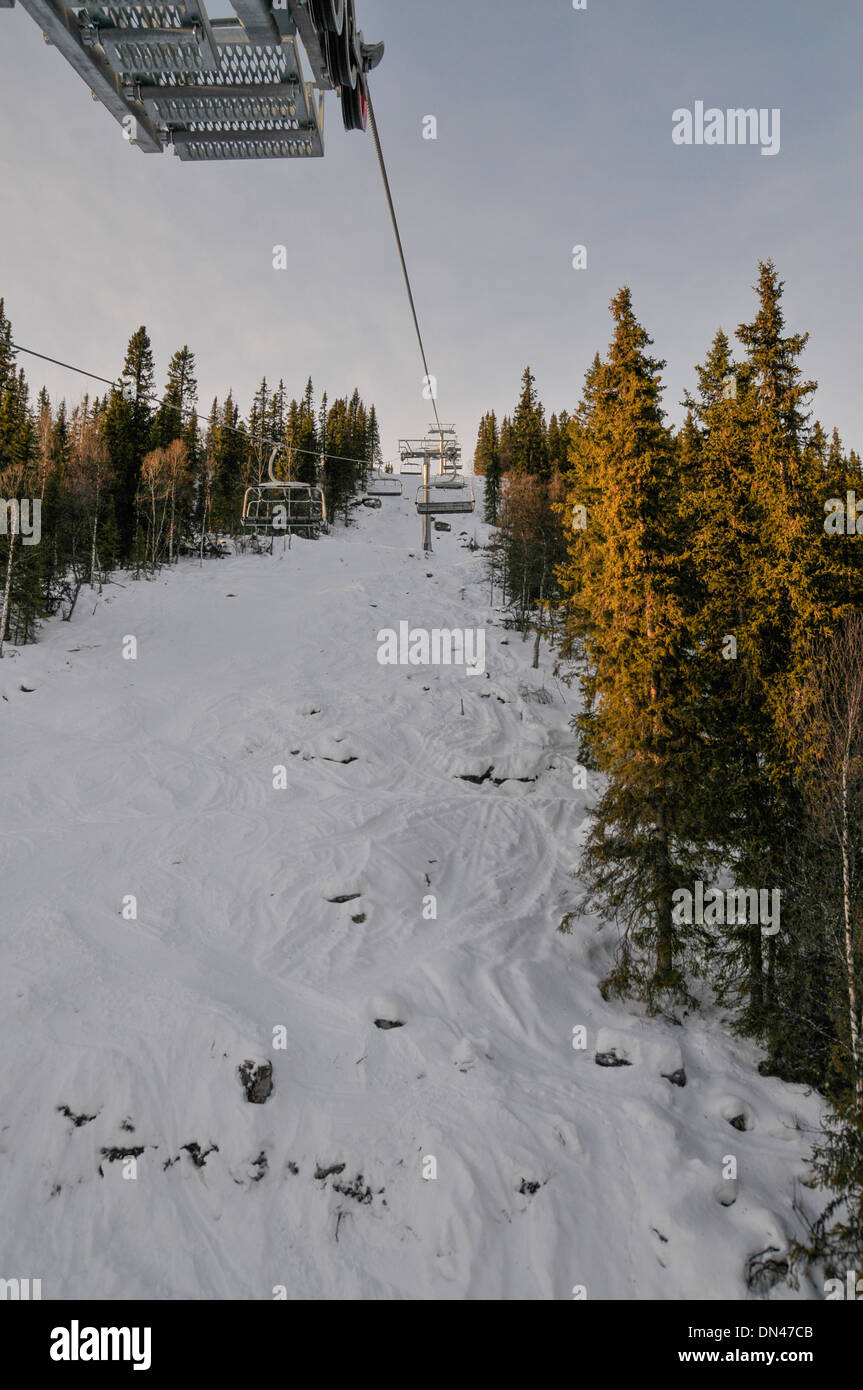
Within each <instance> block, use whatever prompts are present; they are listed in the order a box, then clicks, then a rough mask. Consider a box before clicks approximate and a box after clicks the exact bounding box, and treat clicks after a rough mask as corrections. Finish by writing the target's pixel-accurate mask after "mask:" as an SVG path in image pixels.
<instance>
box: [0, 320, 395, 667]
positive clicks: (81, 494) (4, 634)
mask: <svg viewBox="0 0 863 1390" xmlns="http://www.w3.org/2000/svg"><path fill="white" fill-rule="evenodd" d="M13 342H14V339H13V337H12V328H11V325H10V323H9V320H8V319H7V317H6V314H5V311H4V304H3V300H2V299H0V498H2V500H3V503H4V507H3V511H2V516H0V522H2V529H0V586H2V594H3V602H2V610H0V654H2V644H3V641H4V640H6V639H7V638H9V639H10V640H12V641H14V642H16V643H25V642H28V641H32V640H33V638H34V636H35V633H36V630H37V627H38V624H39V621H40V619H41V618H44V617H46V616H49V615H51V614H53V613H57V612H61V613H62V614H63V616H64V617H66V618H68V617H70V616H71V613H72V611H73V609H74V606H75V601H76V598H77V595H78V592H79V590H80V588H81V586H82V584H89V583H93V582H94V581H98V582H104V581H105V579H107V577H108V576H109V575H110V574H111V573H112V572H113V571H115V570H117V569H120V568H124V569H130V570H133V571H134V572H135V573H137V574H150V573H152V572H153V570H154V569H156V568H158V567H159V566H160V565H162V564H170V563H172V562H173V561H175V560H176V559H177V557H178V555H179V554H180V552H181V551H182V550H189V549H195V550H198V549H199V550H200V552H201V554H203V553H204V550H205V546H206V538H207V537H209V536H214V535H230V536H237V535H238V534H239V533H240V531H241V512H242V502H243V492H244V490H245V488H246V487H248V486H249V485H250V484H254V483H258V482H261V481H262V480H265V479H266V477H267V464H268V461H269V458H270V454H271V451H272V448H273V442H274V441H275V442H276V443H278V444H280V445H282V446H283V448H282V451H281V453H280V455H279V458H278V462H277V465H276V468H277V473H278V476H280V477H288V476H291V477H293V478H294V479H296V480H297V481H301V482H318V483H320V484H321V485H322V486H323V488H324V492H325V496H326V500H327V508H328V515H329V516H330V517H331V518H334V517H338V516H339V515H340V514H342V515H346V514H347V507H348V503H349V501H350V499H351V498H352V497H353V496H354V494H355V492H356V490H357V488H358V486H359V485H360V484H361V481H362V476H363V473H364V467H365V462H369V463H373V462H374V463H376V462H379V461H380V433H379V426H378V420H377V414H376V411H375V407H374V406H373V405H372V406H371V407H370V408H368V407H366V405H365V404H364V403H363V401H362V400H361V399H360V396H359V392H358V391H356V390H355V391H354V392H353V394H352V395H351V396H350V397H349V398H345V397H340V398H338V399H335V400H333V401H332V402H331V403H330V402H329V401H328V398H327V395H326V393H324V395H323V396H322V397H321V400H320V404H319V405H316V403H315V399H314V390H313V386H312V382H311V379H310V380H309V381H308V382H307V384H306V389H305V391H304V393H303V395H302V397H301V398H300V399H299V400H291V401H288V399H287V394H286V391H285V387H284V383H283V382H281V381H280V382H279V384H278V386H277V387H276V388H275V389H271V388H270V387H269V386H268V384H267V382H266V380H264V381H262V382H261V384H260V386H259V388H258V390H257V392H256V393H255V398H254V400H253V401H252V404H251V407H250V409H249V411H248V414H247V415H246V416H245V417H244V416H243V415H242V414H241V411H240V407H239V405H238V403H237V402H236V400H235V399H234V394H233V392H232V391H228V393H227V395H226V396H225V398H224V400H222V401H220V400H218V399H216V400H214V401H213V403H212V405H211V407H210V410H209V413H208V414H207V416H206V418H205V419H202V418H201V416H200V415H199V413H198V387H197V381H196V377H195V372H196V365H195V356H194V353H192V352H191V351H190V350H189V348H188V347H182V348H180V349H179V350H178V351H177V352H175V353H174V355H173V357H172V358H171V362H170V365H169V367H168V372H167V380H166V383H165V386H164V389H163V391H162V393H161V394H160V393H159V391H158V390H157V385H156V370H155V364H154V359H153V350H152V347H151V344H150V339H149V336H148V334H147V330H146V328H139V329H138V330H137V331H136V332H135V333H133V335H132V337H131V339H130V341H129V346H128V349H127V352H126V359H125V362H124V364H123V370H122V372H121V374H120V377H119V378H118V382H117V385H116V386H115V387H113V388H111V389H109V390H108V391H107V392H106V394H105V395H104V396H101V397H99V396H97V397H95V398H93V399H90V398H89V397H87V396H85V397H84V399H83V400H82V401H81V402H80V403H79V404H78V405H76V406H74V407H73V408H72V409H71V410H68V409H67V406H66V403H65V401H61V402H60V403H59V404H58V405H56V406H55V405H53V404H52V402H51V400H50V398H49V396H48V394H47V392H46V391H44V390H43V391H40V392H39V394H38V396H37V397H36V399H35V400H31V398H30V392H29V389H28V385H27V380H26V376H25V373H24V370H23V368H22V367H21V366H20V365H19V363H18V361H17V358H16V353H15V351H14V349H13V347H12V344H13ZM359 460H363V461H364V462H358V461H359ZM320 465H322V466H320ZM22 499H27V500H28V501H29V503H30V504H31V505H32V503H33V502H34V501H38V502H39V503H40V526H41V538H40V539H39V543H38V544H28V543H27V536H26V533H25V528H24V527H23V525H20V521H19V529H16V525H15V521H14V518H13V515H12V512H11V511H10V509H9V506H8V505H6V504H8V503H9V502H13V503H20V502H21V500H22Z"/></svg>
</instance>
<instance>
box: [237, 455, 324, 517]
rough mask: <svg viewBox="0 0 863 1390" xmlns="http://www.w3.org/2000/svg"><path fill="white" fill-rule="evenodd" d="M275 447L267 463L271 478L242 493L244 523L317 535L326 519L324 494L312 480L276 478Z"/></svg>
mask: <svg viewBox="0 0 863 1390" xmlns="http://www.w3.org/2000/svg"><path fill="white" fill-rule="evenodd" d="M278 452H279V451H278V449H274V450H273V452H272V454H271V455H270V461H269V464H268V465H267V472H268V474H269V481H268V482H265V483H255V484H253V485H252V487H247V488H246V492H245V496H244V497H243V525H244V526H248V527H249V528H250V529H251V530H253V531H256V532H258V533H263V534H265V535H270V534H272V535H276V536H278V535H285V534H301V535H303V534H304V535H306V536H317V535H318V533H319V532H320V529H321V527H322V526H323V524H324V521H325V520H326V512H325V507H324V494H323V492H322V491H321V489H320V488H319V487H316V486H315V485H314V484H313V483H291V482H284V481H282V480H281V479H279V478H276V477H275V476H274V474H273V463H274V461H275V458H276V455H277V454H278Z"/></svg>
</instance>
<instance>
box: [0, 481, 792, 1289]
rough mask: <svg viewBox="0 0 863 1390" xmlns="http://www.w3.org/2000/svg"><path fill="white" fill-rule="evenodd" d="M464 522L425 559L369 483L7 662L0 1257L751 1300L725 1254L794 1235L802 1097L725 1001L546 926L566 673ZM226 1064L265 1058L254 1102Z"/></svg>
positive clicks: (572, 802) (236, 1284) (568, 897)
mask: <svg viewBox="0 0 863 1390" xmlns="http://www.w3.org/2000/svg"><path fill="white" fill-rule="evenodd" d="M467 523H468V524H467V525H466V526H465V527H464V528H463V529H464V530H465V532H467V534H468V535H473V534H476V535H477V537H478V539H479V540H481V541H482V540H483V539H484V538H485V528H484V527H483V526H482V525H481V524H480V523H478V522H477V523H474V521H473V519H472V518H467ZM459 530H460V527H459V526H458V525H457V524H454V525H453V530H452V532H451V533H450V534H440V535H436V536H435V551H436V553H435V555H434V556H433V557H424V556H423V554H422V551H421V549H420V547H419V544H418V541H419V521H418V519H417V517H416V515H415V513H414V511H413V507H412V505H411V503H410V501H409V499H408V498H407V497H406V498H404V499H400V500H389V499H385V500H384V503H383V506H382V507H381V509H380V510H378V511H365V510H362V509H361V510H360V512H359V514H358V525H357V527H356V528H355V529H352V530H349V531H348V532H344V531H339V532H336V533H335V534H334V535H333V536H331V537H330V538H328V539H322V540H320V541H319V542H316V543H312V542H305V541H301V540H295V541H294V543H293V545H292V548H291V549H290V551H288V550H287V549H286V548H285V547H284V546H283V544H282V543H281V542H278V543H277V545H276V547H275V554H274V555H273V556H272V557H258V556H253V555H247V556H236V557H232V558H230V559H228V560H224V561H219V562H216V561H210V562H207V563H205V565H204V566H203V568H199V567H198V565H197V563H196V562H195V561H184V562H182V563H181V565H180V567H179V568H178V569H176V570H175V571H173V572H172V573H170V574H168V573H163V574H162V575H161V576H160V577H159V578H158V579H157V580H156V581H154V582H152V583H144V582H141V583H137V584H136V583H131V582H129V583H126V581H125V580H124V585H125V587H120V586H118V585H112V586H110V587H107V588H106V589H105V591H104V594H103V596H102V598H101V599H97V597H96V596H95V595H89V594H88V593H87V592H85V593H82V596H81V600H80V601H79V604H78V608H77V611H76V613H75V616H74V619H73V621H72V622H71V623H70V624H64V623H61V622H59V621H55V622H52V623H51V624H49V625H48V626H47V627H46V628H45V629H44V631H43V633H42V636H41V640H40V642H39V644H38V645H37V646H34V647H29V648H26V649H24V650H21V651H19V652H17V653H14V654H11V655H10V657H9V659H4V660H3V661H2V663H0V693H2V695H3V697H4V699H3V702H0V721H2V744H3V755H2V778H0V826H2V830H3V837H2V855H3V858H2V902H3V912H2V918H3V921H2V929H0V1019H2V1022H0V1029H2V1033H0V1045H2V1055H3V1067H2V1082H0V1274H2V1275H3V1276H5V1277H13V1276H17V1277H21V1278H24V1277H31V1278H41V1279H42V1281H43V1282H42V1293H43V1297H45V1298H51V1297H60V1298H71V1297H88V1298H89V1297H94V1298H95V1297H108V1298H131V1297H136V1298H159V1299H165V1298H208V1299H219V1298H232V1297H233V1298H248V1299H269V1298H272V1297H273V1290H274V1289H278V1288H279V1286H284V1288H285V1289H286V1291H287V1296H288V1297H289V1298H310V1297H311V1298H340V1299H345V1298H350V1299H373V1298H376V1299H405V1298H413V1299H464V1298H470V1299H476V1298H491V1299H569V1298H571V1297H572V1296H573V1294H572V1291H573V1287H574V1286H577V1285H583V1286H585V1287H586V1290H587V1294H588V1297H590V1298H617V1299H632V1298H662V1299H682V1298H698V1299H712V1298H725V1297H730V1298H745V1297H747V1285H746V1282H745V1278H744V1269H745V1266H746V1261H747V1259H748V1258H749V1257H750V1256H751V1255H753V1254H754V1253H756V1252H758V1251H761V1250H763V1249H765V1248H766V1247H769V1246H776V1247H780V1248H781V1247H783V1246H784V1245H785V1244H786V1242H787V1240H788V1238H789V1236H791V1235H793V1234H797V1233H798V1231H799V1226H798V1224H797V1218H796V1217H795V1216H794V1214H793V1211H792V1208H791V1201H792V1197H793V1195H794V1191H795V1183H796V1182H798V1181H799V1179H800V1178H802V1177H804V1176H805V1167H804V1159H805V1155H806V1153H807V1150H808V1145H809V1137H808V1136H807V1133H806V1131H807V1129H809V1128H810V1127H811V1126H814V1125H815V1124H817V1121H818V1116H819V1112H820V1106H819V1101H818V1098H817V1097H814V1096H811V1095H808V1094H807V1093H805V1092H804V1091H803V1090H802V1088H798V1087H790V1086H785V1085H782V1084H781V1083H779V1082H777V1081H775V1080H771V1079H764V1078H761V1077H759V1076H758V1075H757V1073H756V1072H755V1064H756V1062H757V1053H756V1051H755V1049H753V1048H751V1047H749V1046H747V1045H745V1044H742V1043H740V1042H739V1041H737V1040H734V1039H732V1038H730V1037H729V1036H728V1034H727V1033H726V1032H725V1031H724V1030H723V1028H722V1026H721V1022H720V1020H718V1019H717V1018H716V1017H715V1016H713V1017H710V1016H705V1017H692V1016H690V1017H688V1018H687V1019H685V1021H684V1025H683V1026H682V1027H675V1026H674V1025H673V1024H672V1023H669V1022H665V1021H662V1020H659V1021H645V1020H642V1019H640V1018H638V1017H637V1016H636V1015H635V1014H634V1013H633V1012H631V1011H627V1010H626V1009H624V1008H622V1007H619V1006H616V1005H607V1004H605V1003H604V1002H603V1000H602V999H601V997H600V995H599V993H598V991H597V988H596V984H597V980H598V979H599V978H601V976H602V975H603V974H604V973H605V971H606V969H607V968H608V964H609V960H610V951H611V948H612V945H613V942H612V940H611V939H610V938H609V936H608V935H607V934H600V933H597V930H596V924H595V922H593V921H590V920H585V921H582V922H580V923H575V924H574V927H573V931H572V933H571V934H570V935H565V934H562V933H560V932H558V931H557V926H558V924H559V923H560V921H561V918H562V917H563V915H564V914H565V913H566V912H567V911H569V910H570V909H571V907H572V905H573V902H574V899H575V896H576V892H577V885H576V884H575V883H574V882H573V880H572V878H571V872H572V870H573V868H574V867H575V866H576V864H577V856H578V846H579V842H580V839H581V831H580V827H581V825H582V822H583V821H584V815H585V810H584V808H585V799H586V793H584V792H579V791H573V789H572V781H573V779H572V771H571V769H572V764H573V762H574V760H575V755H574V741H573V735H572V733H571V730H570V728H569V720H570V718H571V716H572V714H573V712H574V700H575V696H574V694H572V693H570V692H568V691H565V690H562V689H561V687H560V686H559V685H558V684H557V682H556V681H555V679H554V677H553V674H552V665H553V658H551V657H550V656H549V653H548V651H547V648H546V647H545V646H544V648H543V653H542V660H541V666H540V669H539V671H532V670H531V669H530V661H531V656H532V642H530V643H523V642H522V641H521V639H520V637H519V636H518V634H515V633H510V632H507V631H505V630H504V628H503V627H501V626H500V615H499V614H497V613H495V612H494V610H493V609H491V608H490V607H489V589H488V581H487V579H485V578H484V576H483V565H482V557H481V554H480V553H478V552H477V553H471V552H470V551H469V550H468V549H467V548H466V546H465V545H464V543H463V541H460V539H459ZM94 605H95V611H94ZM401 621H408V622H409V623H410V624H411V626H412V627H424V628H428V629H431V628H434V627H446V628H454V627H458V628H471V627H481V628H485V629H486V637H487V642H486V674H484V675H479V676H467V675H466V674H465V672H464V670H463V668H458V667H411V666H384V665H381V664H379V662H378V660H377V653H378V641H377V634H378V631H379V630H380V629H384V628H394V629H397V628H398V625H399V623H400V622H401ZM129 636H134V637H135V638H136V639H137V659H136V660H126V659H124V657H123V644H124V639H125V638H127V637H129ZM22 685H24V686H27V687H31V689H30V690H28V691H24V690H22V689H21V686H22ZM537 692H545V694H544V695H543V696H542V697H541V698H538V695H537ZM279 767H283V768H284V769H285V773H284V776H283V777H282V778H281V780H282V781H284V782H285V783H286V785H285V786H284V787H281V786H278V785H274V782H275V783H277V784H278V783H279V781H280V776H279V774H278V772H277V771H276V772H275V773H274V769H278V768H279ZM489 768H493V769H494V771H493V773H492V774H491V775H490V776H489V777H487V778H486V779H485V780H484V781H469V780H465V779H466V778H468V777H474V778H481V777H482V776H483V774H485V773H486V772H487V771H488V769H489ZM516 779H525V780H516ZM130 895H134V897H135V898H136V900H137V917H134V918H133V917H131V916H130V907H129V905H128V898H129V896H130ZM430 895H433V896H434V898H435V900H436V913H437V915H436V918H432V917H431V916H430V915H429V914H430V912H431V907H430V905H429V897H430ZM336 899H344V900H345V901H341V902H339V901H335V900H336ZM124 906H125V914H124ZM376 1020H380V1021H381V1022H385V1023H400V1024H401V1025H402V1026H401V1027H395V1028H394V1027H388V1028H387V1027H379V1026H376ZM580 1027H583V1028H584V1029H586V1030H587V1033H586V1037H587V1046H586V1047H585V1048H576V1047H574V1046H573V1030H574V1029H577V1028H580ZM601 1030H604V1031H601ZM577 1040H578V1035H577V1034H576V1041H577ZM274 1042H275V1043H276V1044H279V1043H284V1046H274ZM597 1052H599V1053H600V1055H605V1057H606V1060H607V1059H608V1057H609V1056H613V1057H616V1058H617V1059H618V1060H624V1059H626V1060H628V1061H629V1063H630V1065H620V1066H601V1065H597V1064H596V1061H595V1057H596V1054H597ZM247 1059H248V1060H251V1061H252V1062H254V1063H255V1065H256V1066H259V1065H261V1064H263V1063H267V1062H269V1063H272V1066H273V1077H272V1079H273V1089H272V1094H271V1095H270V1096H269V1098H268V1099H267V1100H266V1101H265V1102H264V1103H262V1104H250V1103H249V1102H248V1101H247V1100H246V1098H245V1095H244V1091H243V1087H242V1085H241V1081H240V1077H239V1075H238V1067H239V1066H240V1065H241V1064H242V1063H243V1062H244V1061H245V1060H247ZM681 1066H682V1067H683V1069H684V1070H685V1075H686V1085H685V1086H681V1085H679V1084H675V1083H674V1082H672V1081H670V1080H669V1079H667V1077H668V1076H670V1075H673V1074H674V1073H675V1072H677V1071H679V1069H680V1067H681ZM679 1079H680V1078H679V1077H678V1080H679ZM67 1112H68V1113H67ZM741 1116H742V1117H743V1118H742V1119H740V1118H739V1117H741ZM732 1119H734V1120H735V1121H736V1122H737V1124H736V1125H732V1124H731V1123H730V1121H731V1120H732ZM738 1125H745V1126H746V1127H745V1129H741V1128H739V1127H737V1126H738ZM134 1149H140V1150H141V1152H140V1154H139V1155H138V1156H137V1163H136V1165H134V1164H129V1162H128V1161H127V1160H128V1156H127V1157H126V1158H124V1157H123V1156H122V1153H121V1154H119V1155H118V1153H117V1151H118V1150H119V1151H123V1150H134ZM727 1156H733V1157H736V1159H737V1163H738V1184H737V1189H736V1200H734V1202H733V1204H732V1205H727V1206H726V1205H723V1203H724V1202H726V1201H729V1200H730V1197H731V1196H734V1195H735V1193H734V1191H733V1189H732V1188H730V1187H729V1184H728V1182H727V1181H723V1179H722V1171H723V1163H724V1161H725V1160H726V1157H727ZM431 1159H434V1160H435V1162H434V1163H432V1162H431V1161H430V1160H431ZM336 1169H338V1171H335V1170H336ZM327 1170H330V1171H329V1172H328V1171H327ZM435 1170H436V1176H431V1175H432V1174H434V1173H435ZM324 1173H327V1175H326V1176H316V1174H324ZM133 1174H134V1175H133ZM804 1195H806V1194H804ZM809 1200H811V1197H810V1198H809ZM770 1296H771V1297H774V1298H776V1297H780V1298H781V1297H786V1298H787V1297H807V1296H808V1297H812V1296H814V1290H813V1289H812V1288H811V1287H805V1288H802V1289H801V1290H800V1292H799V1293H798V1294H796V1295H795V1294H793V1293H792V1292H791V1291H790V1290H789V1289H787V1288H785V1287H784V1286H782V1285H780V1286H777V1287H776V1288H775V1289H774V1290H773V1291H772V1293H771V1295H770Z"/></svg>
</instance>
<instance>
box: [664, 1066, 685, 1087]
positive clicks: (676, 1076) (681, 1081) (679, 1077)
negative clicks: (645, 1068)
mask: <svg viewBox="0 0 863 1390" xmlns="http://www.w3.org/2000/svg"><path fill="white" fill-rule="evenodd" d="M660 1075H661V1076H664V1077H665V1080H666V1081H670V1082H671V1084H672V1086H685V1085H686V1071H685V1069H684V1068H683V1067H678V1068H677V1070H676V1071H672V1072H667V1071H664V1072H661V1073H660Z"/></svg>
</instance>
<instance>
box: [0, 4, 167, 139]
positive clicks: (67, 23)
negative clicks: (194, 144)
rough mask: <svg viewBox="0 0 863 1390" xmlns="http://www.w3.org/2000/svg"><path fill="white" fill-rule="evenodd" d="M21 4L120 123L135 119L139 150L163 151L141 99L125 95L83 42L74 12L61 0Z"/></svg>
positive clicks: (110, 73) (100, 59)
mask: <svg viewBox="0 0 863 1390" xmlns="http://www.w3.org/2000/svg"><path fill="white" fill-rule="evenodd" d="M21 5H22V7H23V9H25V10H26V11H27V13H28V14H29V15H30V17H31V19H34V20H35V21H36V23H37V24H38V25H39V28H40V29H41V30H42V33H43V34H44V35H45V37H46V38H47V39H48V41H49V42H50V43H52V44H53V45H54V47H55V48H56V49H57V51H58V52H59V53H62V55H63V57H64V58H65V59H66V62H67V63H69V64H70V66H71V67H73V68H74V69H75V71H76V72H77V74H78V76H79V77H83V79H84V81H85V82H86V83H87V86H88V87H89V88H90V90H91V92H93V93H94V95H95V96H96V98H97V100H98V101H101V102H102V104H103V105H104V106H107V108H108V110H109V111H110V112H111V115H112V116H113V117H114V119H115V120H116V121H119V123H120V125H122V124H123V121H124V119H125V117H127V116H130V115H131V116H133V117H134V118H135V120H136V121H137V123H138V124H137V130H136V137H135V144H136V145H137V146H138V149H140V150H144V151H145V152H146V153H147V154H159V153H161V150H162V142H161V140H160V139H159V132H158V130H157V128H156V126H155V125H154V124H153V122H152V121H151V120H150V117H149V116H148V115H147V112H146V111H145V110H144V107H143V106H142V105H141V103H140V102H137V101H129V100H127V98H126V97H125V96H124V95H123V89H122V87H121V84H120V79H119V77H118V76H117V74H116V73H115V72H114V71H113V70H112V68H111V67H110V66H109V64H108V63H107V62H106V60H105V59H104V58H103V57H101V55H100V54H99V53H97V52H96V51H95V50H94V49H92V48H88V47H87V46H86V45H85V44H84V43H83V41H82V39H81V30H80V26H79V25H78V22H77V20H76V19H75V17H74V16H73V14H72V12H71V11H70V10H67V8H66V6H65V5H63V4H62V3H60V0H21Z"/></svg>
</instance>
